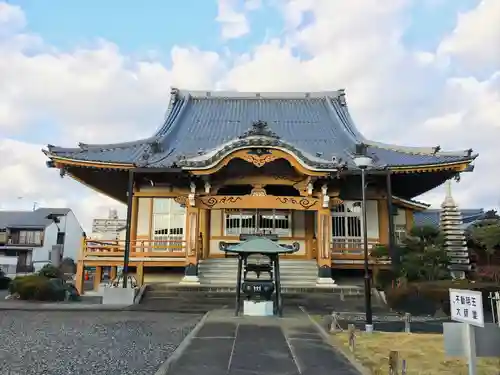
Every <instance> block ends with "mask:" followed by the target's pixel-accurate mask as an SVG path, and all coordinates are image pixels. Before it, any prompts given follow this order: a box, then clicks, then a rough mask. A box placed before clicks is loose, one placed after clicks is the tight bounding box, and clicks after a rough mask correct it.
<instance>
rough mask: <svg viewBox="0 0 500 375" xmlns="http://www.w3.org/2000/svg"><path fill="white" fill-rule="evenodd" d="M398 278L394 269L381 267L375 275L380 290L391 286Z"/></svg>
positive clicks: (376, 285) (376, 286)
mask: <svg viewBox="0 0 500 375" xmlns="http://www.w3.org/2000/svg"><path fill="white" fill-rule="evenodd" d="M397 278H398V276H397V275H396V274H395V273H394V271H392V270H389V269H381V270H379V271H378V272H377V274H376V276H375V280H374V281H375V288H377V289H378V290H385V289H387V288H388V287H390V286H391V285H392V283H393V282H394V281H396V280H397Z"/></svg>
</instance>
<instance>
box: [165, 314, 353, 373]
mask: <svg viewBox="0 0 500 375" xmlns="http://www.w3.org/2000/svg"><path fill="white" fill-rule="evenodd" d="M287 314H288V317H285V318H282V319H279V318H274V317H273V318H259V317H256V318H254V317H239V318H236V317H234V316H232V310H218V311H214V312H212V313H211V314H210V315H209V317H208V318H207V320H206V321H205V323H204V325H203V326H202V328H201V329H200V330H199V331H198V332H197V334H196V335H195V337H194V338H192V339H191V341H190V343H189V344H188V345H187V347H186V348H185V350H184V351H183V353H182V354H181V356H180V357H179V358H178V359H177V361H175V363H173V365H172V366H171V367H170V368H169V370H168V372H167V374H169V375H170V374H172V375H173V374H175V375H195V374H196V375H199V374H204V375H359V372H358V371H357V370H356V369H355V368H354V366H353V365H352V364H351V363H349V362H348V361H347V360H346V359H345V358H344V356H343V355H342V354H340V353H338V352H337V351H335V350H334V349H333V348H332V347H331V346H330V345H328V344H326V343H325V342H324V341H323V339H322V337H321V335H320V334H319V333H318V331H317V329H316V327H314V326H313V324H311V322H310V321H309V318H308V317H307V316H306V315H305V314H304V313H302V312H301V311H297V312H291V311H290V310H288V311H287Z"/></svg>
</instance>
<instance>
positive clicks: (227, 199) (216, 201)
mask: <svg viewBox="0 0 500 375" xmlns="http://www.w3.org/2000/svg"><path fill="white" fill-rule="evenodd" d="M241 200H242V198H241V197H238V196H221V197H203V198H200V199H199V202H201V204H202V205H204V206H206V207H208V208H213V207H214V206H215V205H226V204H230V203H236V202H238V201H241Z"/></svg>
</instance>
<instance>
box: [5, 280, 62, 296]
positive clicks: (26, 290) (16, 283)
mask: <svg viewBox="0 0 500 375" xmlns="http://www.w3.org/2000/svg"><path fill="white" fill-rule="evenodd" d="M54 280H57V279H49V278H47V277H44V276H40V275H29V276H22V277H16V278H15V279H14V280H12V283H11V284H10V286H9V292H10V294H18V295H19V298H20V299H22V300H34V301H64V299H65V298H66V290H65V289H64V287H61V286H60V285H58V284H57V283H55V282H54Z"/></svg>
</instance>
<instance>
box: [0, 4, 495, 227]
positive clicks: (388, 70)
mask: <svg viewBox="0 0 500 375" xmlns="http://www.w3.org/2000/svg"><path fill="white" fill-rule="evenodd" d="M221 3H222V1H221ZM225 3H226V6H227V8H225V10H224V12H226V13H224V12H222V13H224V14H225V16H224V17H222V18H221V19H219V21H221V22H222V24H223V25H222V26H223V29H224V27H225V26H227V24H229V25H231V24H233V26H234V24H238V22H233V21H231V19H233V20H235V19H238V17H235V18H231V17H232V16H231V17H230V16H228V14H229V15H231V14H232V13H231V11H230V10H231V9H235V8H232V7H231V6H232V5H231V4H229V2H227V1H226V2H225ZM483 3H488V1H487V0H485V1H484V2H483ZM227 4H229V5H227ZM233 5H234V4H233ZM253 5H255V4H253ZM409 5H411V4H410V0H408V1H406V0H351V1H349V2H346V1H344V0H289V1H285V2H284V5H283V8H282V12H283V16H284V17H285V20H286V23H287V26H286V30H287V31H286V33H285V35H284V36H283V38H281V39H275V40H270V41H266V42H265V43H263V44H261V45H259V46H257V47H255V48H254V49H253V50H251V51H247V53H246V54H243V55H231V54H229V55H228V56H222V55H219V54H217V53H216V52H212V51H202V50H199V49H196V48H182V47H179V46H175V47H174V48H173V49H172V51H171V59H172V67H171V68H166V67H165V66H164V65H162V64H161V63H160V62H158V61H155V60H153V59H150V60H149V61H138V60H136V59H134V58H132V57H130V56H127V55H125V54H124V53H123V52H121V51H120V50H119V49H118V48H117V46H116V45H114V44H113V43H111V42H109V41H100V42H98V43H96V44H95V45H93V46H87V47H81V46H75V47H74V49H73V50H71V51H60V50H57V49H56V48H54V47H53V46H50V45H46V44H45V43H44V42H43V40H42V39H41V38H40V37H39V36H37V35H33V34H30V33H29V32H27V30H26V29H23V26H24V25H25V22H26V21H25V19H24V14H23V13H22V11H21V10H20V9H19V8H16V7H12V6H10V5H6V4H5V3H0V53H1V56H2V57H1V58H0V83H1V84H0V137H1V138H0V157H1V158H2V165H1V166H0V174H1V175H2V177H3V180H2V184H0V193H1V194H2V201H3V202H4V203H3V207H1V208H13V207H21V206H22V207H25V208H30V207H31V205H32V202H33V201H36V202H38V203H39V204H46V205H58V206H63V205H68V206H70V207H71V208H73V209H74V211H75V212H76V214H77V215H78V217H79V218H80V219H81V221H82V222H83V223H84V225H86V226H87V228H88V226H89V224H90V221H91V218H92V217H95V216H96V215H106V214H107V210H108V208H109V207H113V206H118V207H120V210H121V212H122V213H123V212H124V210H123V206H122V205H120V204H118V203H116V202H113V201H111V200H110V199H108V198H106V197H103V196H101V195H98V194H96V193H94V192H92V191H90V190H89V189H88V188H85V187H83V186H81V185H79V184H78V183H76V182H74V181H72V180H71V179H69V178H64V179H62V180H61V179H60V177H59V176H58V174H57V173H56V171H55V170H50V169H47V168H46V167H45V157H44V155H43V154H42V153H41V152H40V149H41V147H42V146H41V145H35V144H30V143H28V142H27V141H26V142H22V141H15V140H13V139H14V138H15V139H34V138H33V137H32V135H33V134H36V137H35V138H36V139H37V142H40V143H53V144H58V145H65V146H72V145H74V144H76V142H78V141H83V142H99V143H104V142H113V141H121V140H125V139H133V138H137V137H139V136H146V135H150V134H151V133H152V132H153V131H154V130H155V129H156V128H157V127H158V125H159V124H160V123H161V121H162V119H163V116H164V112H165V110H166V108H167V105H168V99H169V92H170V86H171V85H172V84H175V85H176V86H178V87H185V88H195V89H202V88H203V89H206V88H214V87H221V88H235V89H239V90H260V91H265V90H273V91H284V90H319V89H337V88H341V87H345V88H347V95H348V102H349V106H350V108H351V111H352V114H353V117H354V120H355V122H356V123H357V124H358V126H359V128H360V129H361V130H362V131H363V132H364V133H365V134H366V135H367V136H368V137H370V138H373V139H375V140H380V141H383V142H392V143H398V142H399V143H403V144H407V145H424V146H434V145H436V144H440V145H441V146H442V147H443V149H457V148H462V149H465V148H469V147H473V148H474V149H475V151H477V152H479V153H480V157H479V159H478V160H477V163H476V164H477V166H476V171H475V172H474V173H472V174H468V175H466V176H464V178H463V180H462V182H460V183H459V184H457V185H456V187H454V192H455V195H456V197H457V201H458V202H459V204H460V205H461V206H462V207H475V206H480V207H481V206H487V207H490V206H495V205H497V204H498V200H499V198H500V193H499V191H500V189H499V188H500V178H499V177H498V176H497V175H498V174H497V173H495V172H494V171H496V170H497V169H498V168H497V166H496V159H498V151H497V150H498V146H497V144H496V140H497V139H500V125H499V124H500V123H499V119H500V62H499V61H498V60H495V59H494V58H491V56H489V57H488V56H486V55H484V54H483V55H481V54H480V55H477V53H476V52H475V51H474V50H473V49H472V50H471V49H469V50H467V49H457V48H458V47H456V46H463V45H467V43H466V42H467V38H468V36H467V35H465V36H464V34H463V33H462V34H461V33H459V32H454V33H453V34H451V35H449V36H447V38H446V39H445V42H443V44H441V47H440V49H439V52H438V53H436V54H433V53H430V52H425V53H422V52H420V51H414V50H411V49H408V48H407V47H405V45H404V44H403V43H402V41H401V36H402V35H403V31H404V29H405V27H406V25H407V15H408V9H409ZM483 6H485V5H483ZM489 6H491V5H489ZM254 8H255V7H252V6H250V8H248V4H247V8H246V9H247V11H248V9H254ZM242 9H243V10H242V12H243V11H245V8H244V7H243V8H242ZM306 12H307V13H308V14H309V15H312V16H313V17H312V18H313V21H312V22H309V23H308V24H306V25H303V24H302V23H303V22H302V21H303V19H304V17H305V16H304V14H306ZM472 12H473V11H472ZM472 12H471V13H472ZM477 12H479V11H477ZM236 13H237V12H236ZM476 14H478V13H476ZM490 15H491V14H490V13H488V14H484V15H483V17H484V19H483V24H484V25H486V24H487V22H488V19H489V18H490V17H489V16H490ZM463 17H466V16H463ZM244 18H245V21H244V22H243V23H245V22H247V21H246V16H245V17H244ZM239 20H240V21H241V18H239ZM462 21H463V18H462ZM462 21H461V22H462ZM493 26H494V25H493ZM231 27H232V26H230V27H229V29H230V30H231ZM238 27H241V25H240V26H238ZM460 27H461V26H460V23H459V24H458V25H457V30H459V29H460ZM235 30H236V31H237V30H238V29H237V27H234V29H233V30H232V32H229V34H226V37H227V35H237V34H238V32H239V33H241V30H242V29H241V28H240V29H239V30H240V31H238V32H236V31H235ZM245 32H248V30H247V31H245ZM240 35H242V34H240ZM450 41H453V43H452V44H450V43H451V42H450ZM446 43H448V45H454V46H455V47H453V48H451V49H450V48H448V47H447V48H448V49H445V48H444V47H443V45H446ZM490 47H491V46H490ZM491 48H492V49H493V47H491ZM296 49H299V50H302V51H305V52H307V54H308V55H309V57H308V58H306V59H305V58H302V59H300V58H298V57H297V55H296V54H295V53H293V51H294V50H296ZM459 50H460V51H462V52H460V53H461V54H462V55H460V56H461V61H466V60H464V59H466V58H475V57H477V56H480V57H481V56H482V57H481V58H480V59H477V60H475V66H474V70H471V71H470V72H467V73H466V74H465V75H462V76H454V75H453V72H454V71H455V69H454V67H455V65H454V64H455V61H454V59H453V58H452V59H450V64H451V65H450V66H448V67H445V66H444V65H443V63H442V57H443V56H448V55H449V56H451V57H453V56H458V52H457V51H459ZM443 51H446V53H445V52H443ZM481 53H483V52H481ZM436 56H437V57H436ZM471 56H472V57H471ZM484 56H486V57H484ZM481 64H484V66H487V67H488V69H490V70H491V67H493V68H495V69H494V70H496V71H498V72H499V73H496V74H494V73H492V74H490V75H487V76H486V77H485V76H484V75H482V76H480V77H479V76H475V75H474V74H476V73H477V71H478V70H479V68H480V67H481ZM41 124H43V125H46V124H51V127H53V129H52V128H51V129H50V131H45V130H44V129H43V128H42V125H41ZM28 135H30V137H29V138H26V137H27V136H28ZM18 197H23V198H22V199H18ZM442 197H443V192H442V191H436V192H433V193H430V194H427V195H426V196H424V197H423V198H422V199H424V200H425V199H429V201H430V202H431V203H434V204H439V203H440V202H441V200H442Z"/></svg>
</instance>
